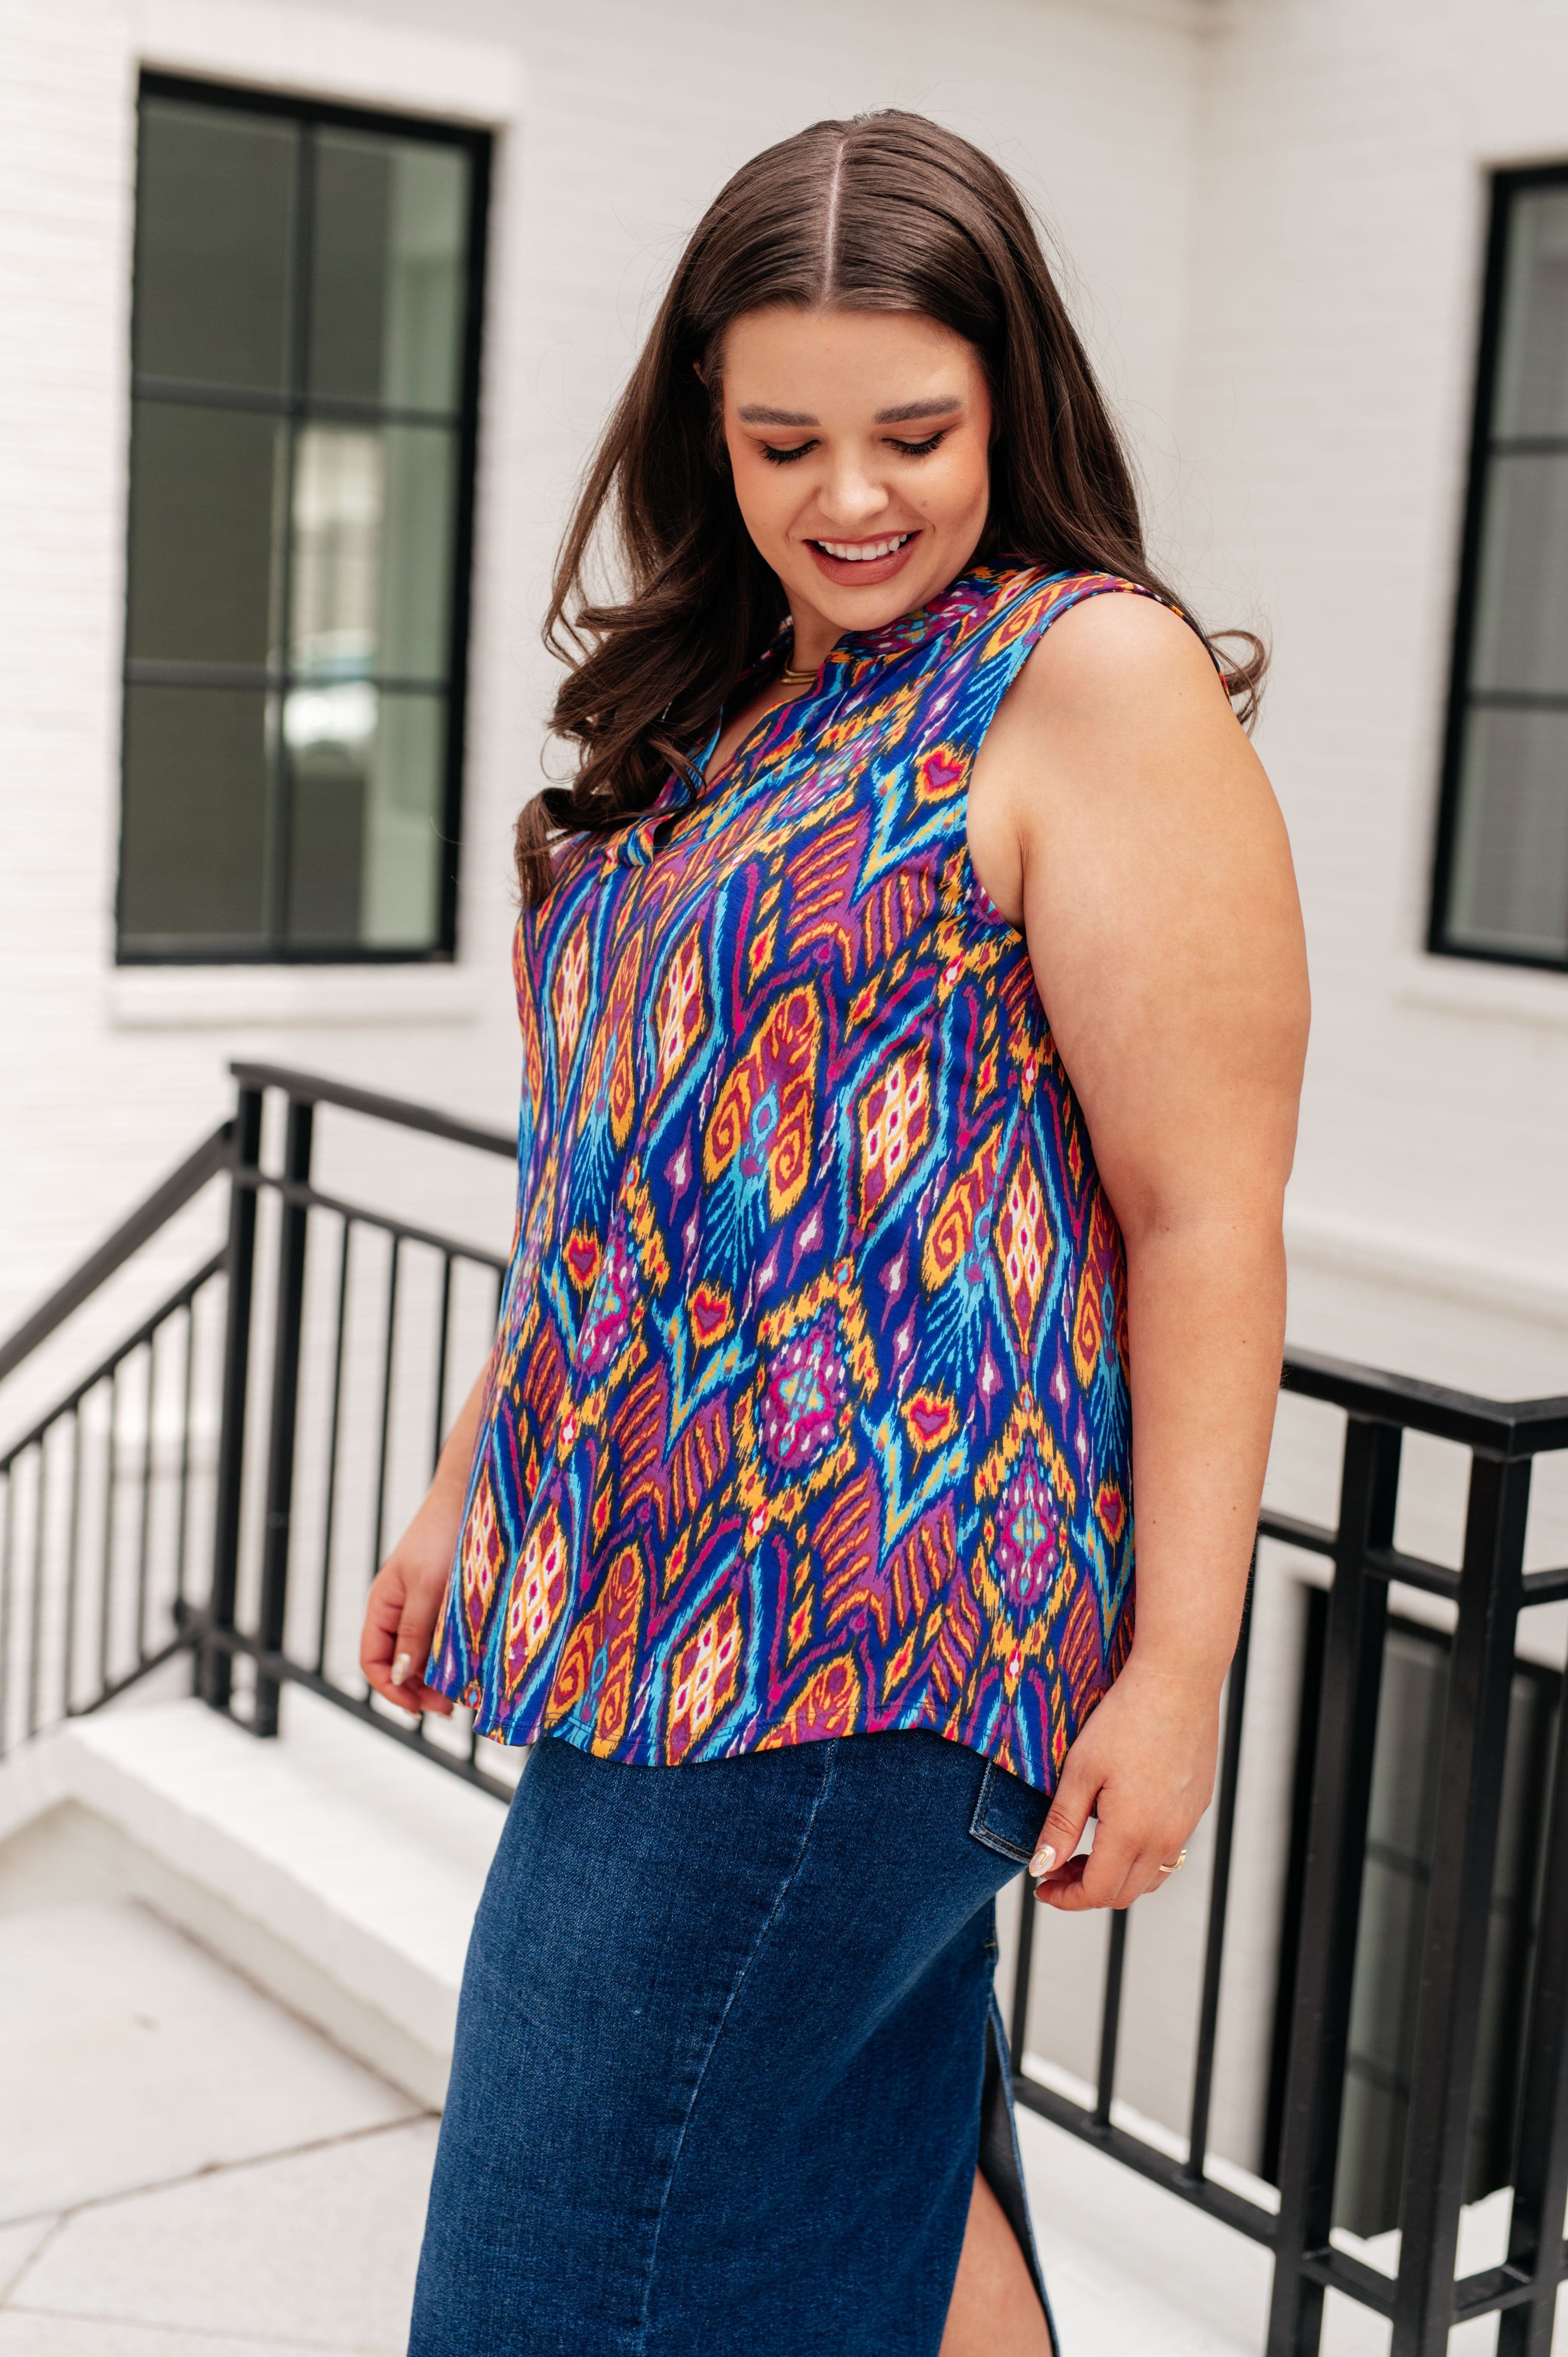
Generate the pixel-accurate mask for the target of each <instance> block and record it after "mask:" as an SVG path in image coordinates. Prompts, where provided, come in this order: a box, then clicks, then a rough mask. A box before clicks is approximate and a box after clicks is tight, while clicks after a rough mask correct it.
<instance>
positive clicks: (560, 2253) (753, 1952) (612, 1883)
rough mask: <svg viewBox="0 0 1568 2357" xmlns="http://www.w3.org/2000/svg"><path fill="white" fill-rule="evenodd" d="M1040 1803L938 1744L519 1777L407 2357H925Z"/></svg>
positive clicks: (874, 1745) (457, 2068)
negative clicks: (998, 1973)
mask: <svg viewBox="0 0 1568 2357" xmlns="http://www.w3.org/2000/svg"><path fill="white" fill-rule="evenodd" d="M1046 1806H1047V1803H1046V1801H1045V1798H1044V1796H1043V1795H1042V1794H1040V1793H1039V1792H1035V1791H1033V1790H1032V1789H1031V1788H1030V1787H1029V1786H1027V1785H1026V1784H1024V1783H1023V1782H1021V1781H1019V1780H1018V1779H1017V1778H1015V1777H1014V1776H1012V1775H1010V1774H1009V1773H1008V1772H1007V1771H1006V1770H1004V1769H1002V1768H1000V1767H998V1766H996V1765H995V1764H994V1763H991V1762H988V1761H986V1760H983V1759H982V1758H980V1757H979V1756H978V1755H977V1754H976V1753H975V1752H973V1751H972V1750H970V1749H967V1748H966V1747H964V1746H962V1745H961V1744H956V1743H951V1742H948V1741H945V1740H944V1739H943V1738H940V1736H936V1735H932V1734H929V1733H926V1732H896V1733H887V1734H882V1735H857V1736H854V1738H843V1739H836V1740H829V1741H826V1742H821V1743H811V1744H805V1745H801V1746H800V1747H798V1748H796V1749H789V1750H784V1751H759V1752H750V1753H746V1754H745V1755H743V1756H741V1757H739V1758H736V1759H734V1760H714V1761H710V1762H703V1763H700V1764H693V1765H689V1766H685V1767H682V1768H668V1769H666V1768H651V1769H650V1768H639V1767H633V1766H629V1765H627V1764H625V1763H622V1762H618V1761H612V1760H596V1759H594V1758H592V1757H591V1756H590V1755H588V1754H586V1753H585V1752H583V1751H581V1750H579V1749H576V1748H575V1746H573V1745H571V1744H567V1743H564V1742H562V1741H560V1740H559V1739H555V1738H551V1739H547V1740H546V1741H544V1742H542V1743H541V1744H540V1745H538V1746H537V1748H536V1749H534V1751H533V1753H532V1756H531V1758H530V1760H529V1763H528V1766H527V1769H526V1770H525V1772H524V1774H523V1778H522V1781H521V1785H520V1786H519V1788H518V1792H517V1795H516V1797H515V1799H514V1800H513V1802H512V1804H511V1808H510V1813H509V1815H508V1818H507V1823H506V1826H505V1828H504V1831H503V1833H502V1836H501V1840H500V1844H499V1848H498V1850H497V1853H496V1858H495V1862H494V1865H493V1867H492V1868H491V1871H490V1875H489V1881H488V1883H487V1885H486V1889H485V1894H484V1898H483V1900H482V1901H481V1903H480V1907H479V1911H478V1918H477V1920H476V1922H475V1926H474V1935H473V1940H472V1943H471V1944H470V1947H469V1952H468V1962H467V1971H466V1974H465V1977H464V1983H463V1994H462V2002H461V2007H460V2009H459V2015H458V2023H457V2040H456V2054H455V2057H454V2061H453V2069H452V2081H451V2087H450V2091H449V2093H448V2096H447V2103H446V2115H445V2117H444V2119H443V2121H442V2126H441V2136H440V2144H439V2147H438V2150H437V2154H436V2161H435V2180H434V2183H433V2186H432V2190H431V2197H430V2211H429V2218H428V2222H427V2224H426V2229H425V2238H424V2251H423V2254H422V2256H421V2261H420V2269H419V2280H418V2287H417V2291H416V2295H415V2300H414V2313H413V2332H412V2337H411V2340H410V2343H409V2348H410V2357H677V2352H679V2357H937V2352H938V2350H939V2348H940V2342H941V2336H942V2328H943V2324H944V2321H945V2319H946V2316H947V2309H948V2304H949V2300H950V2295H951V2290H952V2284H953V2277H954V2274H955V2271H956V2268H957V2265H958V2256H959V2250H960V2245H961V2242H962V2239H963V2230H964V2222H965V2219H966V2216H967V2213H968V2208H969V2201H970V2196H971V2191H972V2184H973V2178H974V2171H975V2168H976V2165H977V2161H978V2162H979V2163H980V2165H982V2166H983V2168H984V2169H985V2174H986V2176H987V2179H988V2180H989V2181H990V2182H991V2183H992V2184H993V2186H994V2187H995V2189H996V2190H997V2192H998V2195H999V2197H1000V2198H1001V2199H1002V2201H1003V2205H1004V2209H1005V2210H1006V2211H1007V2212H1008V2214H1009V2216H1010V2217H1011V2218H1012V2220H1013V2222H1014V2226H1015V2232H1017V2233H1019V2234H1020V2238H1021V2240H1023V2241H1024V2244H1025V2247H1026V2252H1027V2254H1028V2255H1029V2258H1030V2263H1031V2266H1036V2261H1035V2258H1034V2252H1033V2244H1032V2241H1031V2240H1030V2239H1029V2229H1028V2222H1027V2212H1026V2210H1025V2209H1024V2208H1023V2206H1022V2195H1021V2177H1020V2173H1019V2171H1018V2167H1017V2147H1016V2143H1015V2139H1014V2136H1013V2134H1012V2112H1011V2094H1010V2090H1009V2088H1008V2085H1007V2079H1006V2064H1005V2059H1004V2058H1005V2047H1004V2043H1003V2041H1002V2040H1001V2037H1000V2022H999V2019H998V2018H997V2015H996V2011H995V2000H994V1997H993V1990H992V1978H993V1967H994V1963H995V1955H996V1943H995V1931H994V1908H993V1900H994V1897H995V1894H996V1892H997V1891H998V1890H999V1889H1001V1888H1002V1887H1003V1885H1004V1883H1005V1882H1007V1881H1008V1880H1010V1879H1011V1878H1012V1877H1013V1876H1014V1875H1015V1874H1016V1872H1017V1870H1018V1866H1019V1863H1020V1861H1021V1860H1022V1859H1024V1858H1026V1857H1027V1856H1028V1855H1029V1852H1030V1850H1031V1848H1032V1846H1033V1845H1034V1843H1035V1841H1036V1836H1037V1835H1038V1832H1039V1829H1040V1825H1041V1824H1042V1822H1043V1819H1044V1815H1045V1810H1046ZM1036 2274H1037V2266H1036Z"/></svg>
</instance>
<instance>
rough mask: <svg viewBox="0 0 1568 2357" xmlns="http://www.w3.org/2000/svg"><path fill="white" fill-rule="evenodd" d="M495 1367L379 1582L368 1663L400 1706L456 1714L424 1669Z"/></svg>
mask: <svg viewBox="0 0 1568 2357" xmlns="http://www.w3.org/2000/svg"><path fill="white" fill-rule="evenodd" d="M489 1372H490V1371H489V1361H486V1363H485V1365H484V1367H483V1368H482V1369H481V1371H480V1373H479V1377H478V1382H477V1383H475V1385H474V1388H473V1390H472V1391H471V1392H470V1393H469V1394H468V1396H467V1399H466V1400H465V1401H464V1402H463V1405H462V1406H461V1407H460V1408H459V1409H458V1411H457V1415H456V1420H455V1421H454V1423H453V1426H452V1429H451V1430H450V1432H448V1434H447V1435H446V1439H445V1441H444V1442H443V1443H442V1448H441V1454H440V1456H439V1457H438V1458H436V1460H435V1473H434V1475H433V1476H432V1479H431V1483H430V1487H429V1489H428V1490H427V1491H425V1493H424V1503H423V1504H422V1505H421V1507H420V1509H419V1512H417V1513H416V1514H415V1516H414V1518H413V1522H411V1523H410V1524H409V1526H408V1528H407V1530H406V1531H404V1533H403V1536H402V1538H400V1539H399V1541H398V1543H397V1544H396V1546H394V1547H393V1549H392V1553H391V1555H388V1557H387V1559H386V1561H385V1563H383V1564H382V1566H381V1569H380V1570H379V1571H378V1572H377V1574H376V1576H375V1577H374V1579H373V1580H372V1581H371V1593H370V1599H369V1601H368V1603H367V1604H366V1607H365V1627H364V1633H363V1635H362V1637H361V1639H360V1668H361V1669H362V1670H363V1672H364V1674H365V1675H366V1677H367V1678H368V1679H369V1680H370V1683H371V1685H372V1686H374V1688H375V1690H376V1692H377V1693H378V1694H379V1695H385V1697H386V1699H387V1701H388V1702H395V1703H396V1705H397V1706H398V1708H399V1709H400V1710H407V1711H413V1712H415V1713H418V1712H419V1711H422V1710H435V1711H439V1712H440V1713H441V1715H442V1717H449V1716H450V1713H451V1709H452V1705H451V1702H450V1700H449V1699H448V1697H447V1696H446V1695H440V1694H436V1693H435V1691H434V1689H433V1688H432V1687H430V1686H427V1685H426V1684H425V1683H424V1676H423V1672H424V1664H425V1662H426V1660H427V1659H428V1657H429V1653H430V1640H431V1637H432V1635H433V1633H434V1631H435V1623H436V1620H437V1618H438V1616H439V1614H440V1611H441V1599H442V1598H443V1596H444V1595H445V1594H446V1578H447V1575H448V1573H449V1572H450V1571H451V1568H452V1557H453V1555H454V1553H455V1552H456V1545H457V1534H458V1531H459V1530H460V1529H461V1527H462V1523H463V1501H464V1499H465V1498H466V1497H467V1489H468V1470H469V1468H470V1467H471V1465H472V1464H473V1461H474V1443H475V1441H476V1439H477V1437H478V1429H479V1412H480V1410H481V1408H482V1407H483V1405H484V1400H485V1385H486V1383H487V1382H488V1381H489Z"/></svg>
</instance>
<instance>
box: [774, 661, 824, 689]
mask: <svg viewBox="0 0 1568 2357" xmlns="http://www.w3.org/2000/svg"><path fill="white" fill-rule="evenodd" d="M816 676H817V674H816V673H815V672H814V671H795V670H793V669H791V667H790V665H789V663H786V664H785V666H784V668H783V670H782V671H781V672H780V673H779V678H780V679H781V680H782V681H783V682H784V683H785V685H786V686H787V687H810V685H811V682H812V681H813V680H814V679H815V678H816Z"/></svg>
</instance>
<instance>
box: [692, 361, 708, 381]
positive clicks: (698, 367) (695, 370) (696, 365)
mask: <svg viewBox="0 0 1568 2357" xmlns="http://www.w3.org/2000/svg"><path fill="white" fill-rule="evenodd" d="M692 374H693V376H694V377H695V378H696V380H697V382H698V383H699V384H700V385H703V386H706V384H707V382H708V380H707V378H706V377H705V376H704V375H703V363H702V361H693V362H692Z"/></svg>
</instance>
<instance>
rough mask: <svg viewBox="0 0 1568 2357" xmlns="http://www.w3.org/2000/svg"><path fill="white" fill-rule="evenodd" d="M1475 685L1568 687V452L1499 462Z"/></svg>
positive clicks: (1490, 491)
mask: <svg viewBox="0 0 1568 2357" xmlns="http://www.w3.org/2000/svg"><path fill="white" fill-rule="evenodd" d="M1470 684H1471V685H1472V687H1480V688H1487V687H1494V688H1495V687H1501V688H1514V689H1521V688H1522V689H1526V690H1530V691H1533V692H1535V693H1537V694H1541V693H1543V692H1544V693H1547V694H1563V693H1564V692H1568V456H1564V457H1525V456H1522V455H1520V454H1518V453H1514V454H1511V455H1508V456H1499V457H1495V458H1494V459H1493V461H1492V465H1491V471H1490V474H1489V475H1488V477H1487V514H1486V523H1485V529H1484V533H1483V537H1482V554H1481V572H1480V581H1479V585H1478V592H1477V604H1476V639H1475V652H1474V655H1473V657H1472V661H1471V671H1470Z"/></svg>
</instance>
